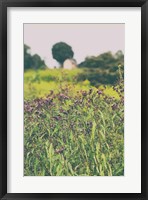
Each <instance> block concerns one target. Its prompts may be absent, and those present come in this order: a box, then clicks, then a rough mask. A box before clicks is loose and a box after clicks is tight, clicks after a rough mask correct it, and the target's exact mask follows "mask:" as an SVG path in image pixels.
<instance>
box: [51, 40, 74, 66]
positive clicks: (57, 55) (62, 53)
mask: <svg viewBox="0 0 148 200" xmlns="http://www.w3.org/2000/svg"><path fill="white" fill-rule="evenodd" d="M73 55H74V52H73V50H72V47H71V46H69V45H68V44H66V43H64V42H58V43H56V44H54V45H53V47H52V56H53V58H54V59H55V60H57V61H58V62H59V63H60V64H61V65H62V64H63V62H64V61H65V60H66V59H68V58H73Z"/></svg>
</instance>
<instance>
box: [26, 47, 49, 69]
mask: <svg viewBox="0 0 148 200" xmlns="http://www.w3.org/2000/svg"><path fill="white" fill-rule="evenodd" d="M44 68H46V65H45V62H44V60H42V59H41V57H40V56H39V55H38V54H35V55H31V54H30V47H29V46H27V45H26V44H24V69H25V70H27V69H44Z"/></svg>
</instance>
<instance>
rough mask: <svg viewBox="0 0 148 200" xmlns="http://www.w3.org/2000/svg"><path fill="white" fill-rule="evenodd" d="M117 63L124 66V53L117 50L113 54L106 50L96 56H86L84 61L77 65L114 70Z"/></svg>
mask: <svg viewBox="0 0 148 200" xmlns="http://www.w3.org/2000/svg"><path fill="white" fill-rule="evenodd" d="M119 64H120V65H122V66H124V55H123V53H122V51H117V53H116V54H115V55H113V54H112V53H111V52H106V53H103V54H100V55H98V56H96V57H95V56H90V57H86V59H85V61H83V62H81V63H80V64H79V67H82V68H83V67H85V68H99V69H102V70H108V71H109V72H116V71H117V70H118V65H119Z"/></svg>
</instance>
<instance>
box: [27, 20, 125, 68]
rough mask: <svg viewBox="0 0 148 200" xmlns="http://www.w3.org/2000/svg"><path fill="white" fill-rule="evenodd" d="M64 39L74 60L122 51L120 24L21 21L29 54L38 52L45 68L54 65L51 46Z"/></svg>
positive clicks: (123, 26)
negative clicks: (72, 53)
mask: <svg viewBox="0 0 148 200" xmlns="http://www.w3.org/2000/svg"><path fill="white" fill-rule="evenodd" d="M57 42H65V43H67V44H68V45H70V46H71V47H72V49H73V51H74V58H75V59H76V61H77V63H80V62H82V61H84V59H85V58H86V57H87V56H98V55H99V54H101V53H104V52H107V51H111V52H112V53H113V54H114V53H116V52H117V51H118V50H122V51H123V53H124V46H125V25H124V24H24V44H26V45H28V46H29V47H30V48H31V50H30V52H31V54H32V55H33V54H38V55H39V56H40V57H41V58H42V59H43V60H44V61H45V63H46V65H47V66H48V67H49V68H52V67H54V66H58V65H59V64H58V63H57V61H56V60H54V59H53V57H52V51H51V49H52V46H53V45H54V44H55V43H57Z"/></svg>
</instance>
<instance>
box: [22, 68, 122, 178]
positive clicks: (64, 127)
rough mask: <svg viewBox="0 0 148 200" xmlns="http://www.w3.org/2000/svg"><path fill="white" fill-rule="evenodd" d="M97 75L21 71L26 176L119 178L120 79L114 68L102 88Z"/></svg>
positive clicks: (64, 71)
mask: <svg viewBox="0 0 148 200" xmlns="http://www.w3.org/2000/svg"><path fill="white" fill-rule="evenodd" d="M97 73H98V74H99V72H98V71H97V72H95V71H93V72H92V73H90V72H89V73H88V72H87V71H86V70H85V69H75V70H70V71H68V70H63V69H50V70H49V69H47V70H37V71H35V70H34V71H33V70H32V71H31V70H30V71H25V73H24V145H25V147H24V156H25V160H24V175H25V176H123V175H124V90H123V89H124V85H123V78H122V75H121V71H120V68H119V72H118V79H117V80H116V84H112V85H110V84H105V85H103V84H99V80H97V79H96V80H95V81H92V80H91V78H90V77H93V78H94V76H97ZM84 74H85V76H84ZM111 76H112V77H114V74H112V75H111ZM86 77H88V79H86ZM97 77H99V75H98V76H97ZM100 77H101V76H100ZM112 80H113V79H112Z"/></svg>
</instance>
